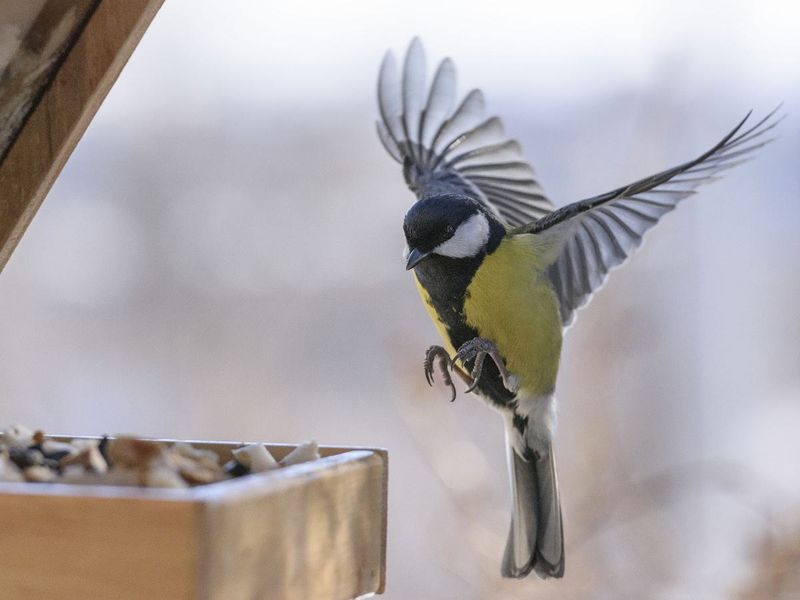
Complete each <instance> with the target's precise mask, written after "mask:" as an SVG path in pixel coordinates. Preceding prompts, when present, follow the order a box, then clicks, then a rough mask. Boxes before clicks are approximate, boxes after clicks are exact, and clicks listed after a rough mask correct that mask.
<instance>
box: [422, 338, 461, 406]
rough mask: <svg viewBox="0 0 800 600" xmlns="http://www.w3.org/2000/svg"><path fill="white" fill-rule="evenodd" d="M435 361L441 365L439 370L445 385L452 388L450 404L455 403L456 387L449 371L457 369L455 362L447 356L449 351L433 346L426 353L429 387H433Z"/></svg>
mask: <svg viewBox="0 0 800 600" xmlns="http://www.w3.org/2000/svg"><path fill="white" fill-rule="evenodd" d="M434 361H436V362H437V363H438V365H439V370H440V371H441V372H442V379H443V380H444V384H445V385H446V386H449V387H450V390H451V391H452V394H453V395H452V397H451V398H450V402H453V401H454V400H455V399H456V386H455V385H454V384H453V377H452V376H451V375H450V371H449V370H448V369H453V368H455V365H454V364H453V361H452V360H450V355H449V354H447V350H445V349H444V348H442V347H441V346H431V347H430V348H428V350H427V351H426V352H425V363H424V366H425V379H426V380H427V382H428V385H430V386H432V385H433V365H434Z"/></svg>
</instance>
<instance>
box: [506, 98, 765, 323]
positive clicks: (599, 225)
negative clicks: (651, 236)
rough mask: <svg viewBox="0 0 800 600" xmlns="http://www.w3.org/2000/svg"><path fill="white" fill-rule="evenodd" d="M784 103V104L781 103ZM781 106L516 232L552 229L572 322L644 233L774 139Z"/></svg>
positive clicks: (557, 273) (555, 273)
mask: <svg viewBox="0 0 800 600" xmlns="http://www.w3.org/2000/svg"><path fill="white" fill-rule="evenodd" d="M778 108H780V106H779V107H778ZM778 108H776V109H775V110H773V111H772V112H771V113H769V114H768V115H767V116H766V117H764V118H763V119H762V120H760V121H759V122H757V123H756V124H755V125H752V126H751V127H749V128H746V127H745V124H746V122H747V121H748V119H749V117H750V113H748V114H747V116H746V117H745V118H744V119H743V120H742V121H741V122H740V123H739V124H738V125H737V126H736V127H735V128H734V129H733V131H731V132H730V133H729V134H728V135H726V136H725V137H724V138H723V139H722V140H721V141H720V142H719V143H718V144H717V145H715V146H714V147H713V148H711V149H710V150H708V151H707V152H705V153H703V154H702V155H700V156H699V157H697V158H696V159H694V160H692V161H689V162H687V163H684V164H682V165H679V166H677V167H674V168H672V169H667V170H666V171H662V172H661V173H657V174H656V175H652V176H650V177H646V178H645V179H641V180H639V181H636V182H635V183H632V184H630V185H627V186H624V187H621V188H618V189H616V190H613V191H611V192H608V193H606V194H602V195H600V196H595V197H593V198H588V199H586V200H581V201H579V202H575V203H573V204H570V205H568V206H564V207H563V208H560V209H558V210H556V211H554V212H552V213H550V214H549V215H547V216H545V217H543V218H541V219H539V220H537V221H535V222H533V223H530V224H528V225H525V226H522V227H520V228H518V229H517V230H515V231H514V233H542V232H545V231H548V230H550V231H551V233H552V234H554V236H555V239H556V240H557V245H558V246H559V247H560V252H559V253H558V254H557V258H556V260H555V262H554V263H553V264H552V266H550V267H549V269H548V275H549V277H550V280H551V281H552V284H553V287H554V288H555V291H556V295H557V296H558V301H559V305H560V308H561V319H562V322H563V324H564V326H568V325H569V324H570V323H571V322H572V320H573V318H574V314H575V311H576V310H577V309H578V308H580V307H581V306H583V305H584V304H586V302H588V301H589V298H590V297H591V295H592V294H593V293H594V292H595V291H597V290H598V289H599V288H600V286H602V285H603V283H604V281H605V280H606V277H607V275H608V272H609V271H610V270H611V269H612V268H614V267H616V266H618V265H620V264H622V263H623V262H624V261H625V259H626V258H628V256H629V255H630V254H631V253H632V252H633V251H634V250H635V249H636V248H637V247H638V246H639V244H640V243H641V241H642V236H643V235H644V233H645V232H646V231H647V230H648V229H650V228H651V227H652V226H653V225H655V224H656V223H657V222H658V221H659V219H661V217H663V216H664V215H665V214H666V213H668V212H669V211H671V210H672V209H673V208H675V207H676V206H677V204H678V203H679V202H680V201H681V200H683V199H684V198H687V197H689V196H691V195H692V194H694V193H695V192H696V188H698V187H699V186H701V185H704V184H706V183H709V182H711V181H714V180H716V179H719V177H717V175H718V174H719V173H720V172H722V171H725V170H726V169H730V168H731V167H734V166H736V165H738V164H741V163H743V162H745V161H747V160H749V159H750V158H751V155H752V153H753V152H754V151H755V150H757V149H758V148H761V147H762V146H764V145H765V144H767V143H769V142H770V141H772V140H771V139H764V137H763V136H764V134H765V133H767V132H768V131H770V130H771V129H773V128H774V127H775V126H776V125H777V124H778V123H779V122H780V120H781V119H773V116H774V115H775V113H776V112H777V110H778Z"/></svg>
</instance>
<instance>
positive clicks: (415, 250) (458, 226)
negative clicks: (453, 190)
mask: <svg viewBox="0 0 800 600" xmlns="http://www.w3.org/2000/svg"><path fill="white" fill-rule="evenodd" d="M498 227H499V228H501V229H502V225H500V223H499V222H498V221H497V220H496V219H495V218H494V217H493V216H492V215H490V214H489V213H488V212H487V211H486V210H485V209H484V207H483V206H481V205H480V204H479V203H478V202H477V201H475V200H474V199H472V198H469V197H467V196H458V195H455V194H446V195H440V196H433V197H430V198H425V199H423V200H420V201H419V202H417V203H416V204H414V206H412V207H411V209H410V210H409V211H408V212H407V213H406V218H405V221H404V222H403V230H404V231H405V234H406V269H407V270H408V269H413V268H414V267H415V266H416V265H417V264H419V263H420V262H421V261H423V260H425V259H426V258H428V257H429V256H431V255H439V256H447V257H449V258H472V257H475V256H477V255H478V254H480V253H481V252H485V251H486V249H487V246H488V245H489V244H490V240H491V239H492V238H493V237H496V234H497V231H498ZM493 233H494V234H495V235H493Z"/></svg>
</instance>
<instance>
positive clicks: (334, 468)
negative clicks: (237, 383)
mask: <svg viewBox="0 0 800 600" xmlns="http://www.w3.org/2000/svg"><path fill="white" fill-rule="evenodd" d="M353 454H356V455H357V456H355V457H349V458H352V460H346V461H345V460H342V459H343V458H345V457H348V455H346V454H342V455H338V456H334V457H330V458H328V459H325V461H330V462H329V464H328V465H327V466H326V467H325V468H324V469H320V468H319V465H320V463H323V462H324V461H319V462H318V463H308V464H307V465H305V472H303V473H302V474H298V475H294V476H292V477H287V478H282V479H280V480H279V481H275V482H274V485H273V487H272V489H271V490H270V492H269V493H267V494H264V493H261V491H260V490H258V489H257V488H256V487H255V486H254V487H253V489H243V490H238V491H237V493H235V494H228V495H226V497H224V498H222V497H221V498H219V499H217V500H216V501H214V500H212V501H209V502H206V503H204V507H203V511H204V517H203V529H204V531H205V532H206V535H204V536H203V541H204V542H206V543H205V546H204V548H203V552H202V559H201V564H203V565H205V566H207V569H203V572H202V577H203V582H204V583H203V585H202V586H201V587H202V589H203V590H204V593H203V598H204V599H207V600H245V599H250V598H276V599H280V600H306V599H309V598H315V599H322V598H324V599H330V600H348V599H352V598H356V597H358V596H361V595H364V594H366V593H370V592H372V593H379V592H382V591H383V578H384V557H385V536H384V534H383V529H384V526H385V521H384V519H382V518H380V519H376V518H375V517H376V515H382V514H384V510H383V507H384V506H385V502H386V498H385V493H386V491H385V487H384V463H383V459H382V458H381V457H380V456H378V455H376V454H373V453H365V452H358V453H353ZM299 466H301V467H302V466H303V465H299ZM276 517H278V519H277V521H276Z"/></svg>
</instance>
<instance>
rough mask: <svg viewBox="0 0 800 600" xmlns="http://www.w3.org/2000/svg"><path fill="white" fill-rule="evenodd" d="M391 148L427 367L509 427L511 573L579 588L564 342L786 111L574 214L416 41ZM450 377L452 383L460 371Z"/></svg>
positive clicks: (396, 70) (383, 87)
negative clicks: (701, 192) (672, 220)
mask: <svg viewBox="0 0 800 600" xmlns="http://www.w3.org/2000/svg"><path fill="white" fill-rule="evenodd" d="M377 96H378V112H379V118H378V120H377V132H378V137H379V139H380V141H381V143H382V145H383V147H384V148H385V149H386V151H387V152H388V153H389V155H390V156H391V157H392V158H393V159H394V160H395V161H397V162H398V163H400V164H401V165H402V172H403V176H404V179H405V183H406V184H407V186H408V187H409V188H410V189H411V191H412V192H414V194H415V195H416V201H415V202H414V203H413V205H412V206H411V208H410V209H409V210H408V212H407V213H406V215H405V218H404V221H403V231H404V236H405V242H406V248H405V251H404V257H405V264H406V270H408V271H412V273H413V279H414V283H415V284H416V288H417V290H418V292H419V295H420V297H421V299H422V301H423V305H424V307H425V309H426V311H427V313H428V315H429V316H430V318H431V320H432V321H433V324H434V325H435V328H436V329H437V330H438V333H439V335H440V337H441V338H442V341H443V345H433V346H431V347H430V348H428V350H427V351H426V353H425V359H424V361H423V363H424V372H425V377H426V379H427V381H428V384H433V377H434V371H435V369H436V368H438V369H439V371H440V372H441V375H442V377H443V380H444V382H445V384H447V385H448V386H449V387H450V389H451V392H452V396H451V400H454V399H455V397H456V388H455V385H454V384H453V381H452V377H451V373H453V372H455V373H457V374H459V375H461V376H462V377H463V378H464V379H465V381H467V382H468V383H469V387H468V389H467V391H468V392H475V393H476V394H477V395H478V396H479V397H480V398H481V399H482V400H483V401H484V402H485V403H486V404H488V405H489V406H490V407H492V408H494V409H496V411H497V412H499V413H500V414H501V415H502V417H503V421H504V428H505V434H506V448H507V451H506V454H507V462H508V469H509V480H510V488H511V523H510V527H509V533H508V538H507V542H506V546H505V551H504V553H503V557H502V562H501V574H502V576H504V577H508V578H524V577H526V576H527V575H529V574H530V573H531V571H533V572H534V573H535V574H536V575H537V576H538V577H539V578H541V579H548V578H561V577H563V575H564V565H565V560H564V527H563V517H562V511H561V501H560V495H559V488H558V481H557V474H556V462H555V457H554V455H553V435H554V430H555V426H556V404H555V399H554V392H555V385H556V377H557V374H558V369H559V361H560V355H561V347H562V340H563V335H564V332H565V331H566V330H567V328H569V327H570V325H572V323H573V321H574V319H575V315H576V312H577V311H578V309H580V308H581V307H583V306H584V305H585V304H586V303H587V302H588V301H589V299H590V298H591V297H592V295H593V294H594V293H595V292H597V290H598V289H600V287H601V286H602V285H603V284H604V282H605V281H606V279H607V276H608V274H609V272H610V271H611V270H612V269H614V268H615V267H618V266H620V265H621V264H622V263H624V262H625V261H626V260H627V259H628V257H629V256H631V254H632V253H633V252H634V250H635V249H636V248H637V247H638V246H639V245H640V244H641V242H642V238H643V236H644V234H645V233H646V232H647V231H648V230H649V229H650V228H652V227H653V226H654V225H655V224H656V223H658V222H659V221H660V220H661V218H662V217H663V216H664V215H665V214H667V213H668V212H670V211H672V210H673V209H674V208H675V207H676V206H677V205H678V204H679V203H680V202H681V201H683V200H684V199H686V198H688V197H690V196H692V195H694V194H695V193H696V192H697V189H698V188H699V187H701V186H702V185H704V184H706V183H710V182H712V181H714V180H716V179H718V178H719V174H720V173H722V172H723V171H726V170H727V169H730V168H732V167H734V166H736V165H739V164H741V163H743V162H745V161H747V160H749V159H750V158H751V157H752V155H753V153H754V152H755V151H756V150H757V149H759V148H761V147H762V146H764V145H765V144H767V143H768V142H770V141H772V139H771V138H765V137H764V136H765V134H766V133H767V132H769V131H771V130H773V129H774V127H775V126H776V125H777V124H778V122H779V121H780V120H781V119H780V118H777V117H776V116H775V115H776V113H777V111H778V109H779V108H780V105H779V106H778V107H777V108H776V109H775V110H773V111H772V112H770V113H769V114H767V115H766V116H765V117H764V118H762V119H760V120H758V121H757V122H755V123H753V122H752V120H751V115H752V111H750V112H748V113H747V115H746V116H745V117H744V119H742V120H741V121H740V122H739V123H738V124H737V125H736V127H734V128H733V129H732V130H731V131H730V132H729V133H728V134H727V135H725V136H724V137H723V138H722V139H721V140H720V141H719V142H718V143H716V144H715V145H714V146H712V147H711V148H710V149H708V150H707V151H705V152H703V153H702V154H700V155H699V156H697V157H696V158H694V159H693V160H690V161H688V162H685V163H683V164H680V165H678V166H676V167H672V168H669V169H666V170H663V171H661V172H659V173H656V174H655V175H651V176H649V177H644V178H642V179H639V180H638V181H635V182H633V183H629V184H626V185H623V186H621V187H618V188H616V189H614V190H611V191H609V192H606V193H603V194H600V195H597V196H593V197H590V198H586V199H583V200H579V201H577V202H573V203H570V204H566V205H563V206H562V207H560V208H556V206H555V205H554V204H553V203H552V202H551V201H550V200H549V198H548V197H547V196H546V195H545V193H544V191H543V189H542V186H541V185H540V183H539V181H538V179H537V176H536V175H535V174H534V171H533V169H532V167H531V166H530V164H529V163H528V162H527V161H526V160H525V158H524V156H523V154H522V150H521V147H520V145H519V143H518V142H517V141H515V140H513V139H510V138H508V137H507V136H506V134H505V133H504V129H503V124H502V122H501V120H500V119H499V118H498V117H496V116H489V117H487V116H486V114H485V112H486V102H485V99H484V95H483V93H482V92H481V91H480V90H479V89H473V90H471V91H470V92H468V93H467V94H466V95H465V96H464V97H463V99H461V100H460V101H457V94H456V69H455V66H454V63H453V61H452V60H451V59H450V58H445V59H444V60H442V61H441V62H440V63H439V64H438V66H437V68H436V69H435V72H434V74H433V77H432V80H431V82H430V83H428V76H427V70H426V57H425V51H424V49H423V46H422V43H421V41H420V40H419V38H414V39H413V40H412V41H411V43H410V45H409V47H408V50H407V52H406V54H405V58H404V61H403V64H402V67H401V66H399V65H398V62H397V60H396V59H395V57H394V54H393V53H392V52H391V50H390V51H388V52H387V53H386V55H385V56H384V58H383V61H382V63H381V65H380V69H379V74H378V86H377ZM448 370H449V372H448Z"/></svg>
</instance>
